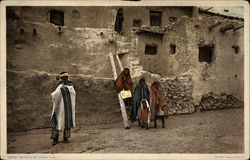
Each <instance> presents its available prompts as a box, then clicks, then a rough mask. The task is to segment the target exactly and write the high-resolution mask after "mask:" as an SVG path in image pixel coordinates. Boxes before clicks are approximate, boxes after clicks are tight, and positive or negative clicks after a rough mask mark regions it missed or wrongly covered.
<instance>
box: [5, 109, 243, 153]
mask: <svg viewBox="0 0 250 160" xmlns="http://www.w3.org/2000/svg"><path fill="white" fill-rule="evenodd" d="M243 114H244V110H243V108H240V109H226V110H217V111H206V112H200V113H194V114H192V115H179V116H171V117H169V118H168V119H167V127H166V128H165V129H163V128H160V127H159V128H157V129H155V128H150V129H148V130H145V129H141V128H138V127H137V126H136V124H132V126H131V129H128V130H125V129H124V128H123V127H122V123H116V124H108V125H95V126H78V127H76V128H74V130H73V131H72V137H71V139H70V140H71V141H70V143H69V144H64V143H59V144H57V145H56V146H52V145H51V141H50V139H49V138H50V129H37V130H31V131H27V132H15V133H9V134H8V153H93V152H94V153H104V152H105V153H241V152H243V145H244V143H243V140H244V136H243V133H244V128H243V124H244V123H243V122H244V118H243ZM159 126H160V122H159ZM60 138H62V137H60ZM60 141H61V139H60Z"/></svg>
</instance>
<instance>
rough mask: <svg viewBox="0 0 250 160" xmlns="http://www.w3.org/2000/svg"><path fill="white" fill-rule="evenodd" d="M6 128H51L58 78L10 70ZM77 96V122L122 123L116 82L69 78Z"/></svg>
mask: <svg viewBox="0 0 250 160" xmlns="http://www.w3.org/2000/svg"><path fill="white" fill-rule="evenodd" d="M7 74H8V76H7V77H8V79H7V81H8V84H7V95H8V97H7V106H8V107H7V117H8V120H7V128H8V130H11V131H25V130H29V129H33V128H44V127H49V126H50V116H51V111H52V101H51V96H50V93H51V92H52V91H53V90H54V89H55V84H56V83H57V81H56V78H55V76H56V75H52V74H47V73H46V72H42V71H34V70H29V71H10V70H9V71H7ZM70 80H72V81H73V82H74V85H75V90H76V93H77V97H76V123H77V125H79V124H84V125H90V124H105V123H113V122H117V121H121V116H120V112H119V110H118V109H119V104H118V99H117V94H116V92H115V88H114V87H113V82H112V80H110V79H96V78H94V77H92V76H74V75H72V76H71V77H70Z"/></svg>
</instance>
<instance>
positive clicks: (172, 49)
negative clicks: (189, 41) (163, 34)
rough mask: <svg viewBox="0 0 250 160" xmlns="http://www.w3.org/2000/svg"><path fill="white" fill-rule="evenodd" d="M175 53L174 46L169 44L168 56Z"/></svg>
mask: <svg viewBox="0 0 250 160" xmlns="http://www.w3.org/2000/svg"><path fill="white" fill-rule="evenodd" d="M175 52H176V45H175V44H170V54H175Z"/></svg>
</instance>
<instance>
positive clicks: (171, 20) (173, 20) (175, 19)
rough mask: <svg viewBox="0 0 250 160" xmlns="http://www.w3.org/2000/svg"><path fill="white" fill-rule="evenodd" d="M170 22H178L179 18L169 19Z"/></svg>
mask: <svg viewBox="0 0 250 160" xmlns="http://www.w3.org/2000/svg"><path fill="white" fill-rule="evenodd" d="M169 21H170V22H175V21H177V18H176V17H169Z"/></svg>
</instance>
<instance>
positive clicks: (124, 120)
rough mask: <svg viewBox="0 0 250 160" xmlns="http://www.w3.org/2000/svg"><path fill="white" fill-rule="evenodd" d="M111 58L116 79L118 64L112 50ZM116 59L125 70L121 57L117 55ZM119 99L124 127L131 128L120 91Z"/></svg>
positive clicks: (121, 68)
mask: <svg viewBox="0 0 250 160" xmlns="http://www.w3.org/2000/svg"><path fill="white" fill-rule="evenodd" d="M109 58H110V64H111V67H112V72H113V78H114V81H115V80H116V78H117V72H116V66H115V60H114V56H113V54H112V53H111V52H110V53H109ZM116 60H117V62H118V65H119V68H120V70H121V71H122V70H123V66H122V64H121V61H120V58H119V56H118V55H116ZM118 99H119V103H120V107H121V113H122V119H123V123H124V128H125V129H129V128H130V126H129V124H128V117H127V112H126V108H125V104H124V101H123V99H122V98H121V95H120V94H119V93H118Z"/></svg>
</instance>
